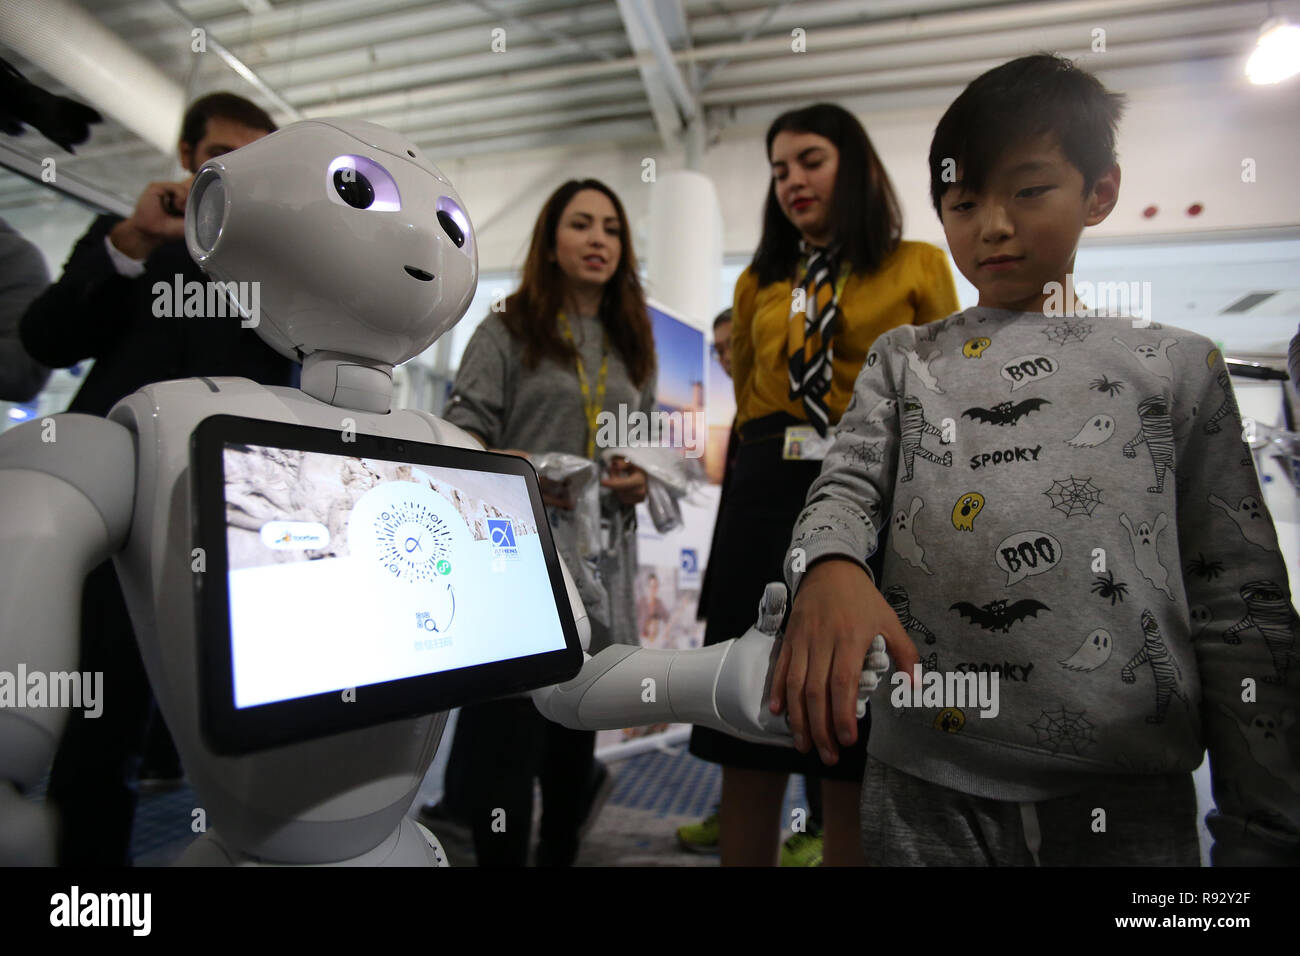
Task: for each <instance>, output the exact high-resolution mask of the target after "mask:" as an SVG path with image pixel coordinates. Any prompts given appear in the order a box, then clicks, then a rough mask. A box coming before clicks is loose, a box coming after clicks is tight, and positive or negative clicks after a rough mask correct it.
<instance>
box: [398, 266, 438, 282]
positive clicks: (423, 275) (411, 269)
mask: <svg viewBox="0 0 1300 956" xmlns="http://www.w3.org/2000/svg"><path fill="white" fill-rule="evenodd" d="M403 268H405V269H406V272H407V274H408V275H411V276H414V277H415V278H416V279H419V280H420V281H421V282H432V281H433V273H432V272H425V271H424V270H423V269H417V268H415V266H404V267H403Z"/></svg>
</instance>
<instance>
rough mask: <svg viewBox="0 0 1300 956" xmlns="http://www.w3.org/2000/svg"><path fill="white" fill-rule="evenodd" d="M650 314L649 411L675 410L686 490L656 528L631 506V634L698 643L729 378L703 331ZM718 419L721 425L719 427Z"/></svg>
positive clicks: (606, 740)
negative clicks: (654, 382)
mask: <svg viewBox="0 0 1300 956" xmlns="http://www.w3.org/2000/svg"><path fill="white" fill-rule="evenodd" d="M650 319H651V324H652V326H653V329H654V337H655V349H656V353H657V358H658V363H659V382H658V389H657V393H656V399H657V402H656V410H657V411H658V412H661V413H664V414H665V415H666V416H673V415H677V414H680V415H681V416H682V420H683V421H686V422H688V425H687V426H686V427H684V428H683V429H682V434H683V436H684V440H683V441H682V442H681V443H680V444H681V445H682V447H680V448H678V449H677V451H678V453H679V454H680V455H681V457H682V459H683V463H684V466H685V468H686V470H687V474H688V475H690V477H691V480H690V491H689V492H688V494H687V495H686V497H685V498H683V499H680V500H679V501H678V502H677V504H678V507H679V508H680V509H681V515H682V523H681V525H680V526H679V527H676V528H674V529H672V530H671V531H667V532H662V533H661V532H659V531H657V530H656V529H655V523H654V521H653V519H652V518H651V515H650V511H649V509H648V508H647V506H646V505H644V504H642V505H640V506H639V507H638V508H637V577H636V618H637V634H638V635H639V637H640V640H641V646H643V647H648V648H656V649H660V650H674V649H686V648H693V647H699V646H701V645H702V644H703V642H704V622H703V621H702V620H699V619H698V616H697V615H698V610H699V604H700V587H701V585H702V583H703V581H704V570H705V568H706V567H707V565H708V560H709V544H710V542H711V540H712V538H713V522H714V519H715V518H716V517H717V510H718V497H719V494H720V491H721V482H722V467H723V464H724V459H725V455H726V434H727V432H728V431H729V430H730V426H731V419H732V418H734V416H735V400H734V398H733V397H732V392H731V381H730V379H728V378H727V377H726V373H725V372H723V370H722V367H721V366H720V365H719V364H718V362H717V359H716V358H714V357H712V356H711V355H710V350H709V345H710V343H711V341H712V340H711V338H710V337H709V336H708V335H706V333H704V332H703V331H701V330H700V329H698V328H696V327H694V326H693V325H691V324H690V323H688V322H686V321H685V320H683V319H681V318H679V317H678V316H677V315H675V314H674V313H673V312H672V311H670V310H668V309H666V308H664V307H662V306H659V305H656V304H653V303H652V304H651V306H650ZM715 396H716V398H715ZM715 404H716V405H717V408H715V407H714V406H715ZM722 419H725V423H724V424H722V425H721V429H719V427H718V422H720V421H721V420H722ZM719 432H720V434H719ZM686 728H687V725H684V724H683V725H668V724H657V725H653V726H650V727H634V728H628V729H627V730H622V731H617V730H610V731H602V732H601V733H600V734H599V735H598V736H597V740H596V746H597V749H598V750H599V751H600V752H601V753H602V755H606V756H608V755H611V754H614V753H617V752H618V751H620V750H623V749H625V748H626V747H627V746H628V745H629V744H630V743H631V742H633V741H637V742H638V743H637V744H635V746H638V747H639V746H644V743H640V741H643V740H644V739H645V738H647V737H652V736H657V735H661V734H663V733H664V732H665V731H667V730H669V729H675V730H678V731H680V732H679V733H674V734H672V735H671V736H672V737H673V738H677V739H680V737H681V736H682V735H683V734H684V732H685V730H686Z"/></svg>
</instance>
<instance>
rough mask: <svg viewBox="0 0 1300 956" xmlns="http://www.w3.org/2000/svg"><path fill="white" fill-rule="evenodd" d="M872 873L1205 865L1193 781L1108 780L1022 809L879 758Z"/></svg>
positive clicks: (866, 826) (867, 837) (870, 819)
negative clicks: (927, 778)
mask: <svg viewBox="0 0 1300 956" xmlns="http://www.w3.org/2000/svg"><path fill="white" fill-rule="evenodd" d="M862 846H863V850H864V852H865V853H866V857H867V862H868V863H870V864H871V865H873V866H1199V865H1200V849H1199V844H1198V842H1197V836H1196V791H1195V788H1194V786H1193V784H1192V775H1191V774H1165V775H1158V774H1157V775H1134V776H1131V777H1109V778H1107V779H1106V781H1105V783H1104V784H1101V785H1099V786H1097V787H1093V788H1089V789H1087V790H1084V791H1082V792H1080V793H1077V794H1071V795H1070V796H1066V797H1056V798H1054V799H1050V800H1040V801H1038V802H1036V803H1016V802H1013V801H1005V800H989V799H986V798H984V797H974V796H970V795H969V794H965V793H961V792H960V791H957V790H951V789H949V788H948V787H942V786H939V785H938V784H933V783H929V782H927V781H925V780H921V779H920V778H919V777H913V776H912V775H911V774H907V773H904V772H903V771H901V770H897V769H895V768H894V767H890V766H888V765H886V764H883V763H881V762H880V761H879V760H876V759H874V758H868V760H867V772H866V777H865V779H864V780H863V783H862Z"/></svg>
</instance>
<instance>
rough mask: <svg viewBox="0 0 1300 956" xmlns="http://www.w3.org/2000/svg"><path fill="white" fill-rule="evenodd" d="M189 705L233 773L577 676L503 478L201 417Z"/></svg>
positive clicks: (545, 533) (387, 443) (420, 454)
mask: <svg viewBox="0 0 1300 956" xmlns="http://www.w3.org/2000/svg"><path fill="white" fill-rule="evenodd" d="M191 465H192V468H191V474H192V476H193V491H194V503H195V511H194V513H195V516H196V529H195V531H196V544H197V546H199V547H201V548H203V549H204V551H205V555H206V570H205V571H204V572H203V573H201V574H196V575H195V577H196V578H197V579H198V580H197V581H196V588H197V589H198V601H197V606H198V613H199V641H200V647H199V661H200V664H199V671H200V673H199V678H200V679H199V686H200V693H201V695H202V708H201V712H202V715H203V731H204V734H205V736H206V738H207V740H208V743H209V745H210V746H211V747H212V748H213V749H214V750H215V751H217V752H218V753H228V754H236V753H247V752H251V751H255V750H260V749H263V748H266V747H270V746H275V745H279V744H285V743H291V742H295V741H300V740H306V739H310V738H314V737H321V736H325V735H327V734H332V733H339V732H342V731H346V730H352V729H356V728H359V727H365V726H369V725H373V724H377V723H382V722H384V721H389V720H395V719H399V718H403V717H409V716H414V715H419V714H427V713H433V712H436V711H441V710H446V709H448V708H450V707H455V706H458V705H460V704H463V703H469V702H472V701H476V700H484V699H487V698H490V697H495V696H500V695H503V694H508V693H514V692H518V691H523V690H528V689H531V688H534V687H541V686H545V685H546V684H551V683H556V682H559V681H562V680H566V679H568V678H570V677H572V676H573V675H574V674H575V673H576V672H577V670H578V668H579V667H580V666H581V661H582V652H581V649H580V647H579V642H578V636H577V629H576V627H575V625H574V621H573V615H572V611H571V609H570V606H569V602H568V599H567V597H566V592H565V587H564V582H563V577H562V574H561V571H560V565H559V560H558V558H557V557H556V553H555V546H554V543H553V542H552V540H551V534H550V528H549V526H548V525H547V521H546V512H545V509H544V507H543V505H542V500H541V495H540V492H539V490H538V487H537V478H536V474H535V473H534V472H533V470H532V467H531V466H530V465H529V464H528V463H527V462H526V461H524V460H523V459H520V458H515V457H513V456H509V455H498V454H492V453H488V452H481V451H471V450H468V449H463V448H452V447H447V446H442V445H432V444H424V443H420V442H413V441H406V440H403V439H392V438H379V437H375V436H366V435H354V434H348V435H345V434H344V433H343V432H341V431H338V430H333V429H322V428H311V427H306V426H301V425H288V424H282V423H275V422H263V421H257V420H254V419H245V418H236V417H233V416H227V415H218V416H213V417H211V418H208V419H205V420H204V421H203V422H202V423H201V424H200V425H199V427H198V428H197V429H195V432H194V438H193V443H192V460H191Z"/></svg>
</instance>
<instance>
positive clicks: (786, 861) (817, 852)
mask: <svg viewBox="0 0 1300 956" xmlns="http://www.w3.org/2000/svg"><path fill="white" fill-rule="evenodd" d="M781 865H782V866H821V865H822V835H821V834H820V833H818V834H816V835H813V834H811V833H795V834H792V835H791V837H790V839H788V840H786V841H785V842H784V843H782V844H781Z"/></svg>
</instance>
